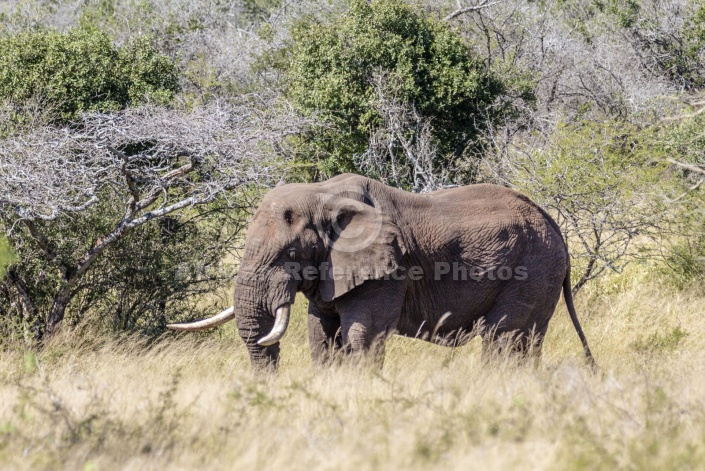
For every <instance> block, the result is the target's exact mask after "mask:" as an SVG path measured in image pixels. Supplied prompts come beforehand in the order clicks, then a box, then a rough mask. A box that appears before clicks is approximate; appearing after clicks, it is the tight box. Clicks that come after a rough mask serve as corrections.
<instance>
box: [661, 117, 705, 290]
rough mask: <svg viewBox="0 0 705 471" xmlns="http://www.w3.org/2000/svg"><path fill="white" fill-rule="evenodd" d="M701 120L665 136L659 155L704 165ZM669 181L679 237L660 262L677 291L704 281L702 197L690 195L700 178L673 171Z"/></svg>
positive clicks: (699, 193)
mask: <svg viewBox="0 0 705 471" xmlns="http://www.w3.org/2000/svg"><path fill="white" fill-rule="evenodd" d="M703 126H705V118H704V117H703V116H702V115H699V116H694V117H693V118H690V119H685V120H684V121H683V122H680V123H678V124H676V125H674V126H671V127H670V128H668V129H667V131H666V132H665V136H664V139H663V142H662V143H661V148H662V151H663V153H664V154H665V155H667V156H669V157H670V158H673V159H676V160H678V161H680V162H684V163H688V164H695V165H703V164H705V133H703ZM672 172H673V174H674V175H673V177H674V178H673V180H674V182H675V183H676V184H677V186H676V190H677V191H675V192H674V194H675V195H677V196H679V197H680V198H679V200H678V202H677V206H676V208H677V210H678V214H679V218H678V230H679V232H680V233H681V234H682V237H680V238H678V239H676V240H675V241H674V243H673V244H672V246H671V248H670V251H669V253H668V255H667V256H666V258H665V260H664V265H665V267H664V268H665V270H664V272H665V274H666V275H667V278H668V279H669V280H670V281H671V282H672V283H673V284H674V285H675V286H677V287H678V288H681V289H682V288H685V287H686V286H688V285H689V284H692V283H693V282H701V281H702V280H703V279H704V278H705V239H704V238H703V237H702V234H703V233H704V232H705V194H704V193H703V191H702V188H700V189H699V190H695V191H692V188H694V187H696V186H697V184H698V182H699V181H701V180H702V178H703V175H702V174H700V173H696V172H691V171H689V170H686V169H683V168H679V167H675V168H673V169H672Z"/></svg>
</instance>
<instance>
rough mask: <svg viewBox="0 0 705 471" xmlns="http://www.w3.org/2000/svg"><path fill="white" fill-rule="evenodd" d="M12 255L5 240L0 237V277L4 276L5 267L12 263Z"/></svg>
mask: <svg viewBox="0 0 705 471" xmlns="http://www.w3.org/2000/svg"><path fill="white" fill-rule="evenodd" d="M14 258H15V256H14V254H13V253H12V250H11V249H10V244H9V243H8V242H7V239H6V238H5V237H3V236H0V277H2V276H3V275H4V274H5V270H6V269H7V267H8V266H9V265H10V264H11V263H12V262H13V261H14Z"/></svg>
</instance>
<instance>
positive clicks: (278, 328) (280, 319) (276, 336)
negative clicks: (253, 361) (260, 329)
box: [257, 303, 291, 347]
mask: <svg viewBox="0 0 705 471" xmlns="http://www.w3.org/2000/svg"><path fill="white" fill-rule="evenodd" d="M290 315H291V303H286V304H283V305H281V306H279V307H278V308H277V310H276V313H275V314H274V327H272V330H271V331H270V332H269V334H267V335H265V336H264V337H262V338H261V339H259V340H258V341H257V345H261V346H263V347H269V346H270V345H274V344H275V343H277V342H279V341H280V340H281V339H282V337H284V334H285V333H286V329H287V327H289V318H290Z"/></svg>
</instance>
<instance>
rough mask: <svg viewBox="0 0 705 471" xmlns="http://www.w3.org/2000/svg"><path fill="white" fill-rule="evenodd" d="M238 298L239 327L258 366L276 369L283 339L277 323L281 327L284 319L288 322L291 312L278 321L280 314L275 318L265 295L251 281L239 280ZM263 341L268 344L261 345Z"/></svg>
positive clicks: (236, 310)
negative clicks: (249, 283)
mask: <svg viewBox="0 0 705 471" xmlns="http://www.w3.org/2000/svg"><path fill="white" fill-rule="evenodd" d="M234 299H235V303H234V308H235V311H234V313H235V319H236V323H237V329H238V331H239V332H240V337H242V340H243V341H244V342H245V345H246V346H247V351H248V352H249V354H250V360H251V362H252V365H253V366H254V367H255V368H258V369H268V368H276V366H277V363H278V362H279V338H281V335H279V334H277V332H278V331H279V330H281V327H279V328H276V326H277V325H280V326H281V323H282V321H286V323H287V324H288V322H289V320H288V317H289V316H288V313H287V315H286V316H285V317H286V319H284V316H281V319H280V320H279V323H278V322H277V319H279V318H280V316H276V317H275V318H272V315H271V313H270V312H269V308H268V306H266V305H265V304H264V302H263V296H262V295H261V294H260V293H258V292H257V289H255V288H254V287H252V286H248V285H247V284H242V283H238V285H237V286H236V288H235V296H234ZM277 311H279V310H277ZM277 313H279V312H277ZM282 314H283V313H282ZM285 328H286V327H285ZM270 334H276V335H275V336H272V335H270ZM282 335H283V332H282ZM261 340H265V341H266V344H261V343H260V341H261ZM270 341H271V342H270Z"/></svg>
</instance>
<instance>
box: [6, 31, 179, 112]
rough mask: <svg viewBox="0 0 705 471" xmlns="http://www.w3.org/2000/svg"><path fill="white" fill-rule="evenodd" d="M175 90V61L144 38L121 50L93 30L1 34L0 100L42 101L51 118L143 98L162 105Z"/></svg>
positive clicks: (133, 103) (107, 108)
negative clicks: (50, 111) (51, 114)
mask: <svg viewBox="0 0 705 471" xmlns="http://www.w3.org/2000/svg"><path fill="white" fill-rule="evenodd" d="M178 90H179V83H178V71H177V69H176V65H175V63H174V61H172V60H171V59H170V58H168V57H167V56H165V55H163V54H160V53H159V52H158V51H157V50H156V48H155V47H154V44H153V43H152V41H151V39H150V38H149V37H146V36H142V37H137V38H135V39H132V40H131V41H130V42H128V43H127V44H126V45H125V46H123V47H121V48H118V47H116V46H115V45H113V43H112V41H111V39H110V38H109V37H108V36H107V35H106V34H105V33H103V32H101V31H99V30H97V29H94V28H75V29H70V30H69V31H68V32H66V33H61V32H56V31H50V30H44V29H40V30H38V31H28V32H22V33H18V34H14V35H7V36H3V37H0V100H6V101H8V102H10V103H12V104H13V106H14V107H16V108H20V109H21V106H22V105H23V104H25V103H27V102H28V101H30V100H32V99H35V100H40V101H41V102H43V103H44V104H46V105H48V106H50V107H51V108H52V112H53V116H52V117H53V118H54V119H55V120H61V121H67V120H71V119H74V118H76V117H77V116H78V115H79V114H80V113H81V112H84V111H116V110H121V109H125V108H127V107H128V106H137V105H139V104H141V103H145V102H151V103H153V104H166V103H168V102H169V101H170V100H171V99H172V98H173V96H174V94H175V93H176V92H177V91H178ZM17 118H18V119H21V118H22V116H18V117H17Z"/></svg>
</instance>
